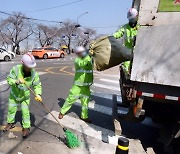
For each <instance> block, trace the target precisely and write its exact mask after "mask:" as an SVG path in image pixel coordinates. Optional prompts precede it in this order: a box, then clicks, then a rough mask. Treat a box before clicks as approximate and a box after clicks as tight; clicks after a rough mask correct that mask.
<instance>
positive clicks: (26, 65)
mask: <svg viewBox="0 0 180 154" xmlns="http://www.w3.org/2000/svg"><path fill="white" fill-rule="evenodd" d="M21 61H22V64H20V65H16V66H14V67H13V68H12V69H11V71H10V74H9V75H8V77H7V82H8V84H9V85H10V87H11V91H10V95H9V104H8V115H7V123H8V124H7V125H6V127H5V129H4V131H9V130H10V129H11V128H13V127H15V125H14V122H15V115H16V112H17V108H18V105H20V106H21V111H22V126H23V129H22V130H23V138H26V137H27V136H28V134H29V129H30V127H31V121H30V112H29V104H30V91H29V90H28V88H27V87H26V85H25V84H24V83H26V84H27V85H28V86H29V87H30V86H31V87H33V89H34V91H35V93H36V97H35V100H36V101H39V102H41V101H42V98H41V94H42V87H41V82H40V79H39V75H38V73H37V72H35V70H34V67H35V66H36V62H35V59H34V57H33V56H32V55H31V54H25V55H23V57H22V60H21Z"/></svg>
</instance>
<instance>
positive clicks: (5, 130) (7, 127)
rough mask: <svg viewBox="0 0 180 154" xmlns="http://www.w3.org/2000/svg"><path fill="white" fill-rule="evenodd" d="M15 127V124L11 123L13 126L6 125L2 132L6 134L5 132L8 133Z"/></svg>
mask: <svg viewBox="0 0 180 154" xmlns="http://www.w3.org/2000/svg"><path fill="white" fill-rule="evenodd" d="M14 127H15V124H14V123H13V124H10V123H8V124H7V125H6V127H5V128H4V129H3V132H7V131H9V130H10V129H12V128H14Z"/></svg>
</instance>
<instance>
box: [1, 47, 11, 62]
mask: <svg viewBox="0 0 180 154" xmlns="http://www.w3.org/2000/svg"><path fill="white" fill-rule="evenodd" d="M11 59H12V55H11V54H10V53H8V52H7V51H6V50H5V49H2V48H0V60H4V61H10V60H11Z"/></svg>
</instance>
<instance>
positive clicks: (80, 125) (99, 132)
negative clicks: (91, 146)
mask: <svg viewBox="0 0 180 154" xmlns="http://www.w3.org/2000/svg"><path fill="white" fill-rule="evenodd" d="M51 113H52V114H53V115H54V116H55V117H58V115H59V112H57V111H52V112H51ZM45 118H46V119H48V120H51V121H54V122H56V120H54V118H53V117H52V116H51V115H50V114H48V115H46V116H45ZM59 122H60V123H61V124H62V125H63V126H65V127H67V128H71V129H73V130H76V131H78V132H80V133H83V134H85V135H87V136H90V137H93V138H96V139H99V140H102V141H104V142H107V143H109V144H113V145H117V141H118V137H119V136H115V135H114V132H113V131H111V130H108V129H105V128H102V127H99V126H95V125H93V124H87V123H85V122H84V121H82V120H80V119H77V118H74V117H71V116H69V115H65V116H64V118H63V119H61V120H59Z"/></svg>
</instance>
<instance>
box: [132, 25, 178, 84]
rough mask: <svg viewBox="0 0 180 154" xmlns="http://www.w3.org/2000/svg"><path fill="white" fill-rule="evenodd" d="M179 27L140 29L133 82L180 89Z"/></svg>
mask: <svg viewBox="0 0 180 154" xmlns="http://www.w3.org/2000/svg"><path fill="white" fill-rule="evenodd" d="M179 37H180V25H163V26H150V27H141V28H140V29H139V32H138V36H137V39H136V47H135V49H134V59H133V66H132V74H131V80H132V81H138V82H146V83H153V84H161V85H169V86H177V87H180V39H179Z"/></svg>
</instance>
